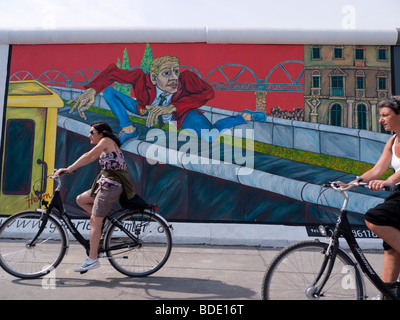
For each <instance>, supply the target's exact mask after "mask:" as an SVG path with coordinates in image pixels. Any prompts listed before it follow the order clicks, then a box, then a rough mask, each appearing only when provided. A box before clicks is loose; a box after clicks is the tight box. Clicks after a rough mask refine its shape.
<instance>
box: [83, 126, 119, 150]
mask: <svg viewBox="0 0 400 320" xmlns="http://www.w3.org/2000/svg"><path fill="white" fill-rule="evenodd" d="M90 126H91V127H93V128H95V129H96V130H97V131H98V133H102V134H103V136H104V137H107V138H110V139H112V140H113V141H114V142H115V143H116V144H117V146H118V148H119V147H120V146H121V142H120V141H119V139H118V137H117V136H116V135H115V134H114V133H113V132H112V129H111V127H110V125H109V124H108V123H107V122H104V121H97V122H93V123H91V124H90Z"/></svg>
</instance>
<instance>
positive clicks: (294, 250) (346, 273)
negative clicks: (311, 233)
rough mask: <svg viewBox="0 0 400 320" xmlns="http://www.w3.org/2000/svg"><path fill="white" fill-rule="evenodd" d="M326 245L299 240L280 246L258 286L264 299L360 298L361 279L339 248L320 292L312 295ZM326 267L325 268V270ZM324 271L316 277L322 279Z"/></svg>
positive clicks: (353, 265) (352, 263) (361, 295)
mask: <svg viewBox="0 0 400 320" xmlns="http://www.w3.org/2000/svg"><path fill="white" fill-rule="evenodd" d="M327 247H328V244H326V243H322V242H319V241H303V242H298V243H295V244H293V245H290V246H288V247H287V248H285V249H283V250H282V251H281V252H280V253H279V254H278V255H277V256H276V258H275V259H274V260H272V262H271V264H270V265H269V267H268V269H267V272H266V273H265V276H264V281H263V285H262V298H263V299H266V300H303V299H321V300H322V299H327V300H354V299H356V300H360V299H362V298H363V282H362V278H361V274H360V272H359V270H358V268H357V267H356V266H355V264H354V262H353V261H352V259H351V258H350V257H349V256H348V255H346V254H345V253H344V252H343V251H341V250H339V251H338V253H337V256H336V260H335V264H334V266H333V270H332V272H331V274H330V277H329V279H328V281H327V283H326V284H325V286H324V287H323V290H322V292H321V294H320V295H319V296H318V297H316V296H315V295H314V293H315V290H316V288H318V285H319V283H318V282H317V283H315V282H316V279H317V277H318V275H319V274H320V271H321V268H322V265H323V262H324V260H325V252H326V250H327ZM326 269H327V268H325V271H326ZM324 276H325V272H324V273H323V274H322V276H321V277H320V278H319V281H321V280H322V279H324Z"/></svg>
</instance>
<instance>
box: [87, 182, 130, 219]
mask: <svg viewBox="0 0 400 320" xmlns="http://www.w3.org/2000/svg"><path fill="white" fill-rule="evenodd" d="M122 191H123V187H122V186H118V187H116V186H108V185H104V186H101V185H98V187H97V189H96V191H95V197H94V203H93V209H92V214H93V215H95V216H96V217H102V218H104V217H105V216H106V215H108V214H109V213H110V211H111V209H112V207H113V206H114V204H116V203H118V202H119V198H120V197H121V194H122ZM86 192H89V194H90V192H91V190H88V191H86Z"/></svg>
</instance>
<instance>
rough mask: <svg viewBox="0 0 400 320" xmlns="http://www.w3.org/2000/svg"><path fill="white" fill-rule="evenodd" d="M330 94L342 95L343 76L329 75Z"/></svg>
mask: <svg viewBox="0 0 400 320" xmlns="http://www.w3.org/2000/svg"><path fill="white" fill-rule="evenodd" d="M331 95H332V96H336V97H343V96H344V89H343V76H332V77H331Z"/></svg>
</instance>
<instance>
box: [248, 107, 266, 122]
mask: <svg viewBox="0 0 400 320" xmlns="http://www.w3.org/2000/svg"><path fill="white" fill-rule="evenodd" d="M243 113H248V114H249V115H250V116H251V121H258V122H265V120H266V119H267V116H266V115H265V113H264V112H262V111H251V110H248V109H245V110H243Z"/></svg>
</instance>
